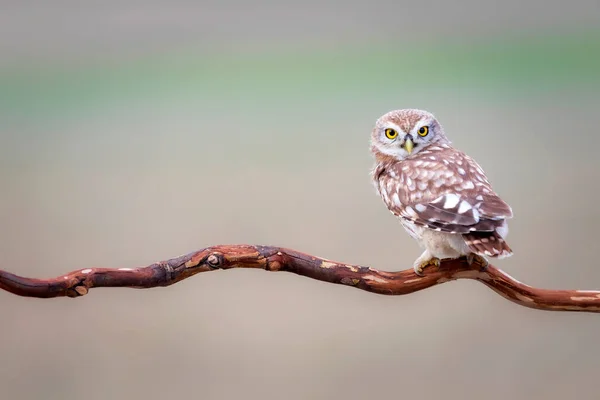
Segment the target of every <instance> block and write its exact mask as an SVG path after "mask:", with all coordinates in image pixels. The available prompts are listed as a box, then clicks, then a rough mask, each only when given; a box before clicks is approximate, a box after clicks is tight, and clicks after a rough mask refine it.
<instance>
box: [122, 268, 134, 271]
mask: <svg viewBox="0 0 600 400" xmlns="http://www.w3.org/2000/svg"><path fill="white" fill-rule="evenodd" d="M119 271H133V269H132V268H119Z"/></svg>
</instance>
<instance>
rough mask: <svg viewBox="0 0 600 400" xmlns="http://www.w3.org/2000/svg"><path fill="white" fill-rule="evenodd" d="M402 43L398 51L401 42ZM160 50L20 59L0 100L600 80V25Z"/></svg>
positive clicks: (544, 90) (526, 87) (13, 104)
mask: <svg viewBox="0 0 600 400" xmlns="http://www.w3.org/2000/svg"><path fill="white" fill-rule="evenodd" d="M396 49H397V50H399V51H395V50H396ZM201 53H202V52H194V51H189V52H185V53H182V52H180V53H175V54H168V53H167V54H161V55H160V57H157V56H156V55H155V56H146V57H138V58H135V59H133V60H128V61H119V59H115V60H105V61H104V64H102V63H100V64H94V63H91V64H90V63H87V64H86V63H83V64H78V65H66V66H65V65H60V66H52V65H45V66H43V67H38V66H30V65H26V66H18V67H14V66H13V67H12V68H5V69H4V70H0V92H1V93H2V96H0V107H1V108H0V110H1V112H3V113H6V112H8V113H10V114H26V115H27V116H28V117H35V116H38V115H44V114H48V113H52V114H53V115H56V114H59V115H65V113H66V114H68V115H73V114H77V113H78V112H82V111H84V110H89V109H93V108H94V107H98V106H102V105H106V104H107V103H108V104H114V105H121V106H122V105H124V104H127V103H132V102H136V101H144V98H146V99H151V100H153V101H160V100H159V99H160V98H166V99H173V97H174V96H175V98H176V99H177V100H179V101H185V100H186V99H189V98H210V101H211V102H214V103H221V102H224V101H229V100H231V98H232V97H235V99H236V100H239V101H245V100H247V99H248V98H249V97H251V98H254V97H266V98H268V97H270V96H293V97H295V98H297V100H298V101H299V102H302V101H305V100H306V99H307V98H309V97H311V96H312V94H313V93H314V92H315V91H318V92H319V93H321V95H322V96H331V97H344V96H346V95H349V94H354V93H356V91H359V92H360V93H362V94H364V95H375V94H376V93H379V92H381V91H396V90H398V91H401V90H415V89H419V90H422V91H429V90H436V91H437V90H440V89H447V90H460V91H467V90H468V91H470V92H472V93H475V94H476V95H480V96H481V95H484V96H485V95H487V96H489V94H490V92H493V96H489V97H491V98H493V99H497V100H500V101H506V100H507V99H510V97H511V96H515V95H520V96H531V95H540V94H541V95H545V94H548V93H555V92H557V91H560V90H565V89H570V90H578V91H582V92H585V93H595V92H596V91H597V90H598V88H599V86H600V79H599V73H598V71H599V70H600V31H592V32H586V33H585V34H581V33H580V34H570V35H561V36H553V35H536V36H532V37H525V38H523V37H507V38H495V39H493V40H489V39H485V40H473V41H472V42H471V43H464V42H458V41H454V42H453V41H451V40H448V43H444V42H436V43H432V44H425V45H423V44H419V45H415V44H412V43H393V42H390V43H377V44H370V45H369V46H364V45H359V46H352V47H349V46H347V45H346V46H340V47H338V48H335V49H334V50H328V51H325V50H316V51H315V50H313V51H311V49H306V48H299V49H293V48H292V49H286V50H282V49H276V50H272V51H268V50H263V51H260V52H257V53H243V54H239V53H226V52H222V53H219V52H214V51H212V52H210V51H209V52H205V53H204V54H201Z"/></svg>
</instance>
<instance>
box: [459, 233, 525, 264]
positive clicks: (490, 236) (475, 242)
mask: <svg viewBox="0 0 600 400" xmlns="http://www.w3.org/2000/svg"><path fill="white" fill-rule="evenodd" d="M463 237H464V238H465V242H466V244H467V246H468V247H469V249H470V250H471V251H472V252H473V253H476V254H479V255H481V256H487V257H492V258H505V257H509V256H511V255H512V254H513V252H512V250H511V248H510V247H509V246H508V244H507V243H506V241H505V240H504V239H503V238H502V236H500V234H498V232H496V231H492V232H471V233H467V234H465V235H463Z"/></svg>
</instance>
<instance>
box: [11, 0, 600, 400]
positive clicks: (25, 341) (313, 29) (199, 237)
mask: <svg viewBox="0 0 600 400" xmlns="http://www.w3.org/2000/svg"><path fill="white" fill-rule="evenodd" d="M599 89H600V3H598V1H597V0H590V1H572V2H569V3H568V4H567V3H565V2H561V1H542V0H537V1H520V0H505V1H503V2H487V3H486V2H481V1H476V0H457V1H453V2H444V1H428V2H414V1H413V2H407V1H387V2H386V1H383V0H374V1H370V2H337V3H336V2H321V1H314V0H307V1H304V2H277V3H275V2H273V3H270V2H266V1H263V2H252V3H250V2H242V1H239V0H238V1H228V2H226V1H220V2H217V1H214V2H205V1H202V2H191V1H190V2H185V1H158V0H146V1H143V2H142V1H134V0H122V1H113V0H104V1H97V2H95V1H86V2H81V1H75V0H70V1H66V0H62V1H61V0H55V1H53V2H42V1H25V0H20V1H16V0H13V1H6V0H2V1H0V190H1V193H2V195H1V196H0V226H1V227H2V230H1V233H0V254H2V259H1V261H0V268H3V269H6V270H9V271H12V272H15V273H18V274H22V275H26V276H33V277H40V278H42V277H53V276H57V275H60V274H62V273H65V272H67V271H71V270H75V269H80V268H88V267H93V266H103V267H136V266H141V265H147V264H150V263H152V262H155V261H158V260H164V259H168V258H172V257H175V256H178V255H180V254H182V253H187V252H191V251H193V250H197V249H200V248H202V247H205V246H209V245H215V244H225V243H230V244H233V243H250V244H268V245H280V246H284V247H289V248H294V249H297V250H300V251H304V252H308V253H311V254H314V255H318V256H322V257H326V258H329V259H336V260H339V261H345V262H351V263H357V264H362V265H370V266H373V267H376V268H380V269H384V270H399V269H405V268H410V266H411V265H412V262H413V260H414V259H415V258H416V257H417V256H418V255H419V254H420V249H419V248H418V246H417V244H416V243H415V242H414V241H412V239H410V237H409V236H408V235H407V234H406V233H405V232H404V230H403V229H402V228H401V227H400V225H399V223H398V222H397V221H396V220H395V219H394V218H393V217H392V216H391V214H389V212H388V211H387V210H386V208H385V206H384V205H383V203H382V202H381V200H380V199H379V197H378V196H377V195H376V194H375V191H374V188H373V187H372V185H371V183H370V179H369V170H370V168H371V165H372V159H371V156H370V153H369V135H370V131H371V129H372V126H373V124H374V122H375V120H376V119H377V118H378V117H379V116H380V115H382V114H384V113H385V112H387V111H389V110H392V109H396V108H409V107H416V108H424V109H427V110H429V111H431V112H433V113H435V114H436V116H437V117H438V118H439V120H440V121H441V123H442V124H443V125H444V127H445V129H446V131H447V133H448V135H449V136H450V138H451V139H452V141H453V143H454V144H455V146H456V147H458V148H460V149H461V150H463V151H466V152H467V153H469V154H470V155H471V156H473V157H474V158H476V159H477V160H478V161H479V162H480V164H482V166H483V167H484V169H485V170H486V172H487V174H488V175H489V177H490V179H491V181H492V183H493V184H494V186H495V188H496V190H497V192H498V193H500V194H501V196H502V197H504V198H505V199H506V200H507V201H508V202H509V203H510V204H511V205H512V207H513V210H514V213H515V218H514V219H513V220H512V221H511V225H510V227H511V234H510V236H509V239H510V240H509V242H510V244H511V246H512V247H513V249H514V251H515V256H514V257H512V258H510V259H507V260H502V261H500V262H498V263H496V265H498V266H499V267H500V268H502V269H504V270H506V271H507V272H508V273H510V274H512V275H514V276H515V277H516V278H517V279H519V280H521V281H523V282H526V283H529V284H531V285H535V286H539V287H546V288H563V289H567V288H577V289H600V268H598V260H597V259H596V249H595V246H596V245H597V243H596V238H597V236H598V235H597V227H598V225H599V224H600V211H599V208H598V204H597V203H598V196H599V191H598V183H599V182H600V163H599V161H598V155H597V149H598V145H600V139H599V135H598V121H599V120H598V118H599V116H598V109H599V106H600V94H599ZM0 315H2V323H1V325H0V339H1V340H0V354H1V357H0V388H1V389H0V390H1V395H0V397H2V398H3V399H11V400H12V399H66V400H68V399H79V398H82V397H85V398H86V399H88V400H92V399H109V398H117V399H118V398H123V399H125V398H126V399H154V398H156V399H158V398H165V397H166V396H170V397H174V396H186V397H198V398H203V399H238V398H244V399H281V398H285V399H364V398H365V397H373V398H392V397H394V398H399V397H402V398H405V397H406V398H416V399H437V398H444V399H469V398H485V399H492V400H493V399H507V398H508V399H563V398H569V397H572V396H574V395H578V396H580V397H581V396H589V397H592V398H593V397H594V396H597V394H598V393H599V391H600V382H599V381H598V378H597V373H598V370H599V369H600V347H599V346H598V345H597V340H598V335H599V334H600V318H599V317H598V316H596V315H594V314H576V313H553V312H542V311H534V310H530V309H527V308H524V307H520V306H517V305H514V304H512V303H510V302H508V301H506V300H504V299H503V298H501V297H500V296H498V295H497V294H495V293H493V292H492V291H490V290H489V289H487V288H486V287H484V286H483V285H481V284H479V283H477V282H471V281H458V282H452V283H448V284H445V285H441V286H438V287H434V288H432V289H428V290H425V291H422V292H418V293H415V294H412V295H410V296H404V297H385V296H377V295H374V294H370V293H366V292H362V291H359V290H355V289H351V288H348V287H344V286H335V285H330V284H325V283H322V282H317V281H314V280H310V279H307V278H302V277H299V276H295V275H292V274H286V273H279V274H276V273H266V272H263V271H257V270H231V271H227V272H223V271H218V272H214V273H210V274H208V273H207V274H202V275H199V276H196V277H194V278H192V279H189V280H186V281H183V282H181V283H179V284H177V285H175V286H171V287H167V288H159V289H151V290H133V289H97V290H93V291H92V292H91V295H89V296H86V297H83V298H79V299H77V300H72V299H64V298H62V299H53V300H44V301H42V300H37V299H27V298H20V297H17V296H13V295H10V294H8V293H6V292H0Z"/></svg>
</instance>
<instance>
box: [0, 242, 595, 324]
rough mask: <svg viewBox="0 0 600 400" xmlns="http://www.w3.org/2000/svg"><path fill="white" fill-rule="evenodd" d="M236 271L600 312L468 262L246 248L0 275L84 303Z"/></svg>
mask: <svg viewBox="0 0 600 400" xmlns="http://www.w3.org/2000/svg"><path fill="white" fill-rule="evenodd" d="M231 268H257V269H264V270H267V271H287V272H292V273H294V274H298V275H302V276H306V277H309V278H313V279H317V280H320V281H324V282H330V283H336V284H343V285H347V286H350V287H355V288H358V289H362V290H366V291H368V292H372V293H377V294H384V295H402V294H409V293H413V292H416V291H418V290H423V289H426V288H429V287H431V286H435V285H439V284H441V283H445V282H449V281H453V280H456V279H473V280H476V281H479V282H481V283H483V284H484V285H486V286H488V287H489V288H491V289H492V290H494V291H495V292H496V293H498V294H500V295H501V296H503V297H504V298H506V299H508V300H510V301H512V302H514V303H516V304H519V305H522V306H525V307H529V308H534V309H538V310H550V311H585V312H600V291H595V290H550V289H538V288H534V287H531V286H528V285H525V284H523V283H521V282H519V281H517V280H516V279H514V278H512V277H511V276H509V275H508V274H506V273H504V272H503V271H502V270H500V269H498V268H496V267H494V266H492V265H487V266H484V265H482V264H481V262H480V261H478V260H477V261H476V262H474V263H473V264H471V265H469V264H468V263H467V261H466V260H465V259H458V260H443V261H442V263H441V266H440V268H439V269H438V268H434V267H428V268H427V269H425V275H424V276H422V277H421V276H418V275H416V274H415V273H414V271H413V269H412V268H410V269H407V270H404V271H398V272H387V271H379V270H376V269H373V268H371V267H364V266H358V265H351V264H345V263H340V262H335V261H331V260H326V259H323V258H319V257H315V256H311V255H309V254H305V253H301V252H298V251H294V250H290V249H285V248H280V247H270V246H250V245H243V244H242V245H221V246H213V247H207V248H205V249H202V250H200V251H196V252H193V253H190V254H186V255H183V256H180V257H176V258H173V259H170V260H167V261H161V262H157V263H154V264H152V265H149V266H147V267H140V268H118V269H113V268H86V269H80V270H77V271H73V272H70V273H68V274H66V275H63V276H59V277H57V278H52V279H33V278H24V277H21V276H18V275H15V274H12V273H9V272H6V271H3V270H0V288H2V289H4V290H6V291H8V292H11V293H13V294H16V295H19V296H25V297H37V298H50V297H64V296H67V297H79V296H83V295H86V294H87V293H88V292H89V290H90V289H91V288H95V287H129V288H138V289H147V288H153V287H159V286H169V285H173V284H175V283H177V282H179V281H182V280H183V279H186V278H189V277H191V276H193V275H196V274H198V273H200V272H208V271H214V270H218V269H224V270H226V269H231Z"/></svg>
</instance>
